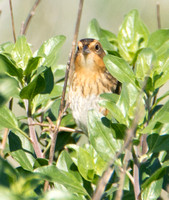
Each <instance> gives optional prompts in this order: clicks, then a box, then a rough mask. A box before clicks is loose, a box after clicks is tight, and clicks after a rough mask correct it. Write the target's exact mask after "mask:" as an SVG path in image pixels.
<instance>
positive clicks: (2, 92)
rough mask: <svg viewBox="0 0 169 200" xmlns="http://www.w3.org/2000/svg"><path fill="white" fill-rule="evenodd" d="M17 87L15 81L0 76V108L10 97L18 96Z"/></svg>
mask: <svg viewBox="0 0 169 200" xmlns="http://www.w3.org/2000/svg"><path fill="white" fill-rule="evenodd" d="M18 86H19V84H18V82H17V80H16V79H14V78H12V77H10V76H7V75H1V74H0V106H2V105H3V104H5V103H6V102H7V101H8V100H9V99H10V98H11V97H14V96H18V94H19V90H18Z"/></svg>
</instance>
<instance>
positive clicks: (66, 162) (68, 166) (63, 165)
mask: <svg viewBox="0 0 169 200" xmlns="http://www.w3.org/2000/svg"><path fill="white" fill-rule="evenodd" d="M56 167H57V168H58V169H61V170H64V171H66V172H69V173H71V174H73V175H74V177H75V178H77V180H78V181H79V182H80V183H81V184H82V182H83V181H82V177H81V176H80V174H79V172H78V171H77V167H76V165H75V164H74V163H73V160H72V159H71V157H70V155H69V154H68V152H67V151H65V150H64V151H62V152H61V154H60V155H59V158H58V160H57V163H56Z"/></svg>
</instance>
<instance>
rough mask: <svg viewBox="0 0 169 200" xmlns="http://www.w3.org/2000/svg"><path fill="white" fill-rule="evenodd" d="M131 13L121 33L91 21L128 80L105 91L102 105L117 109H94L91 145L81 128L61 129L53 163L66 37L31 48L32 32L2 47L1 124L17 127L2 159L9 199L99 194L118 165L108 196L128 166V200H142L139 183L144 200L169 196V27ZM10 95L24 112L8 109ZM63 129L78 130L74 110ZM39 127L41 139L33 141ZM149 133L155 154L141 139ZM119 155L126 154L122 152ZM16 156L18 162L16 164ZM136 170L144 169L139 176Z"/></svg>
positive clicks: (0, 174) (2, 185) (119, 74)
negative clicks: (117, 90) (152, 25)
mask: <svg viewBox="0 0 169 200" xmlns="http://www.w3.org/2000/svg"><path fill="white" fill-rule="evenodd" d="M125 14H126V16H125V18H124V20H122V22H121V23H120V24H119V25H121V26H120V28H119V30H118V33H116V34H114V33H113V32H111V31H109V30H105V29H104V28H105V27H102V26H100V22H99V21H98V20H96V19H92V20H90V22H89V23H88V25H87V26H86V32H87V37H94V38H96V39H99V40H100V42H101V43H102V45H103V47H104V49H105V50H106V52H107V55H106V56H105V58H104V61H105V64H106V66H107V68H108V70H109V71H110V73H112V75H113V76H115V77H116V78H117V79H118V80H119V81H121V82H122V91H121V94H120V95H114V94H111V95H106V94H104V95H102V100H101V101H100V104H101V105H102V106H103V107H106V108H107V109H108V110H109V111H110V114H109V115H108V117H107V118H105V117H104V116H102V115H101V114H100V113H97V112H95V111H90V112H89V118H88V124H89V137H88V138H89V142H90V143H89V144H88V143H87V144H84V145H82V144H80V143H79V138H81V136H82V134H81V133H69V132H66V131H62V132H60V133H59V135H58V138H57V143H56V149H55V157H54V162H53V164H52V165H48V157H49V148H50V144H51V141H52V129H42V123H43V126H45V125H48V124H49V123H48V121H47V117H50V119H51V120H52V121H53V123H55V121H56V119H57V117H58V108H59V102H60V95H61V92H62V87H63V80H64V72H65V65H58V64H57V62H56V61H57V59H58V53H59V52H60V49H61V47H62V45H63V43H64V42H65V39H66V38H65V36H63V35H58V34H57V35H56V36H52V37H50V38H48V39H47V40H45V41H44V42H43V44H42V45H41V46H40V47H38V48H36V50H37V51H32V50H31V45H30V43H28V39H27V38H26V37H25V36H20V37H18V38H17V41H16V43H15V44H14V43H12V42H7V41H5V42H6V43H3V44H1V45H0V64H1V69H2V71H1V79H0V80H1V88H0V89H1V96H0V103H1V107H0V126H1V130H2V133H4V128H6V129H5V130H7V129H8V130H9V134H8V140H7V144H6V146H5V149H4V150H3V152H1V155H2V157H3V158H0V195H1V196H0V197H1V198H2V199H14V200H16V199H58V200H60V199H71V200H73V199H75V200H76V199H92V196H93V194H94V191H95V189H96V186H97V184H98V180H99V178H100V177H101V176H102V174H103V172H104V171H105V169H106V168H107V166H108V165H109V163H110V162H111V164H112V171H113V173H112V176H111V178H110V179H109V180H107V184H106V188H105V191H104V192H103V194H102V199H115V196H116V192H118V191H119V188H118V181H119V179H120V178H121V174H122V172H123V170H125V171H126V173H123V174H124V175H125V177H124V178H125V181H124V185H123V199H134V195H135V193H136V186H138V187H139V189H140V191H137V193H136V194H137V195H139V198H140V199H144V200H145V199H154V200H155V199H158V198H159V197H160V196H161V197H162V198H163V199H165V198H166V196H167V195H168V194H167V192H168V183H169V176H168V170H169V161H168V150H169V148H168V140H169V136H168V133H169V131H168V130H169V129H168V127H169V125H168V116H169V101H167V100H166V97H167V96H168V95H169V93H168V91H167V92H166V93H165V94H164V96H162V97H157V99H156V98H155V97H156V94H157V92H158V90H159V89H161V87H162V86H163V84H166V83H167V81H168V79H169V70H168V69H169V68H168V66H169V61H168V49H169V43H168V41H169V34H168V29H165V30H164V29H162V30H155V31H153V32H152V33H150V32H149V30H148V29H147V27H146V26H145V24H144V22H143V20H142V19H141V18H140V16H139V12H138V11H137V10H131V11H130V12H126V13H125ZM106 29H107V28H106ZM5 83H6V84H5ZM7 83H8V84H7ZM145 83H146V84H145ZM144 84H145V85H144ZM10 97H13V98H14V99H16V100H17V102H16V104H18V107H20V108H22V109H23V110H24V111H25V112H24V114H22V115H18V113H15V110H13V111H11V110H10V109H9V108H8V107H7V102H9V99H10ZM162 99H165V101H166V102H165V104H162V103H161V100H162ZM134 121H135V123H136V124H135V129H134V131H133V134H134V135H132V141H131V145H130V146H131V149H130V150H129V151H131V152H130V153H131V155H130V156H129V158H126V155H127V150H126V149H122V146H123V145H124V144H125V139H126V138H125V135H126V133H128V132H130V131H131V129H132V126H133V122H134ZM34 122H36V126H35V125H34V124H33V123H34ZM38 125H41V126H38ZM61 126H63V127H69V128H74V127H75V123H74V121H73V119H72V116H71V111H70V110H69V109H68V110H67V113H66V114H65V116H64V117H63V120H62V123H61ZM49 128H50V127H49ZM35 131H36V133H37V138H38V140H37V141H36V138H34V139H32V138H33V137H34V136H35V135H34V133H35ZM131 132H132V131H131ZM29 134H30V136H29ZM144 135H147V143H146V144H147V150H148V151H147V152H145V151H143V147H142V145H141V144H140V141H142V138H143V136H144ZM2 138H3V136H2V135H1V140H2ZM30 138H31V139H32V140H33V141H34V142H33V143H32V142H31V141H30ZM144 143H145V141H144ZM41 150H43V153H42V152H41ZM117 152H121V154H120V155H119V156H117V157H116V153H117ZM9 158H12V159H13V161H15V162H16V163H17V166H13V164H11V162H8V161H7V160H8V159H9ZM112 159H113V161H112ZM126 159H128V166H127V168H125V167H124V166H125V161H126ZM135 172H138V174H139V176H138V175H137V179H136V177H135ZM45 180H47V181H49V182H50V189H51V190H49V191H47V192H46V191H44V181H45ZM133 180H134V183H133ZM164 196H165V197H164Z"/></svg>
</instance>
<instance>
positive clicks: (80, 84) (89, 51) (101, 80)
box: [68, 38, 119, 134]
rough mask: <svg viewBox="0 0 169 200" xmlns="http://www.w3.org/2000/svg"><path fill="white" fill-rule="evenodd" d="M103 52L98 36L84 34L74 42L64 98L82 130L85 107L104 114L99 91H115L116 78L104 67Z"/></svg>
mask: <svg viewBox="0 0 169 200" xmlns="http://www.w3.org/2000/svg"><path fill="white" fill-rule="evenodd" d="M104 56H105V52H104V50H103V48H102V46H101V44H100V42H99V41H98V40H96V39H92V38H85V39H82V40H80V41H79V42H78V45H77V51H76V54H75V58H74V69H73V75H72V77H71V83H70V88H69V95H68V101H69V105H70V108H71V110H72V115H73V117H74V119H75V122H76V124H77V126H78V127H79V128H80V129H81V130H82V131H83V132H84V133H86V134H87V133H88V129H87V118H88V111H89V110H91V109H94V110H97V111H99V112H101V113H102V114H103V115H105V116H106V115H107V113H108V111H107V110H106V109H105V108H102V107H100V106H99V104H98V102H99V100H100V94H102V93H112V92H113V93H118V91H119V84H118V81H117V80H116V79H115V78H114V77H113V76H112V75H111V74H110V73H109V72H108V70H107V69H106V66H105V64H104V61H103V57H104Z"/></svg>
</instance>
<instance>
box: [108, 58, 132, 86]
mask: <svg viewBox="0 0 169 200" xmlns="http://www.w3.org/2000/svg"><path fill="white" fill-rule="evenodd" d="M104 62H105V65H106V67H107V69H108V70H109V72H110V73H111V75H112V76H114V77H115V78H117V80H119V81H120V82H121V83H124V82H126V83H132V84H133V85H135V75H134V73H133V71H132V69H131V67H130V66H129V65H128V63H127V62H126V61H125V60H124V59H122V58H119V57H117V56H113V55H106V56H105V57H104Z"/></svg>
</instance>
